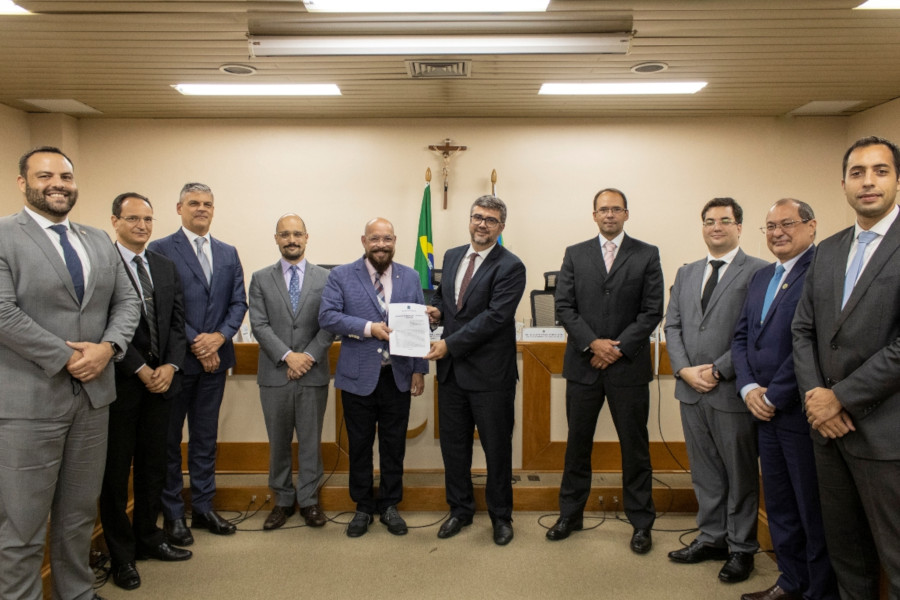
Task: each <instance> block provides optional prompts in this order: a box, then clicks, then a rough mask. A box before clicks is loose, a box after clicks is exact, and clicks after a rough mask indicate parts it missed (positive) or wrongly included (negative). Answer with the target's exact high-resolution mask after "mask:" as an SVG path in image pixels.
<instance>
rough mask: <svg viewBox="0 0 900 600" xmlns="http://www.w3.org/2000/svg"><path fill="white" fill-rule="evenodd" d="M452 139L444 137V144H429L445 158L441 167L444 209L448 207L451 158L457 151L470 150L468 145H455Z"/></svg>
mask: <svg viewBox="0 0 900 600" xmlns="http://www.w3.org/2000/svg"><path fill="white" fill-rule="evenodd" d="M451 142H452V140H451V139H450V138H446V139H444V145H443V146H428V149H429V150H431V151H432V152H437V153H439V154H440V155H441V158H442V160H443V167H442V169H441V173H442V174H443V176H444V209H445V210H446V208H447V190H448V189H449V187H450V159H451V158H452V157H453V155H454V154H456V153H457V152H465V151H466V150H468V148H467V147H466V146H453V145H451Z"/></svg>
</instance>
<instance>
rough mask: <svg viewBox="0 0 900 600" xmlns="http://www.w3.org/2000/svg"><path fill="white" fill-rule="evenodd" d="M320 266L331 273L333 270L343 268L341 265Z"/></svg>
mask: <svg viewBox="0 0 900 600" xmlns="http://www.w3.org/2000/svg"><path fill="white" fill-rule="evenodd" d="M319 266H320V267H322V268H323V269H328V270H329V271H330V270H332V269H333V268H335V267H339V266H341V265H319Z"/></svg>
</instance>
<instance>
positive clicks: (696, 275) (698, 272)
mask: <svg viewBox="0 0 900 600" xmlns="http://www.w3.org/2000/svg"><path fill="white" fill-rule="evenodd" d="M705 272H706V260H702V261H700V262H697V263H694V266H693V268H691V271H690V274H689V275H688V283H687V289H688V296H689V297H690V299H691V300H690V302H691V307H692V308H693V309H694V312H695V313H696V314H697V315H700V317H701V318H702V317H703V307H702V306H700V297H701V296H702V295H703V273H705Z"/></svg>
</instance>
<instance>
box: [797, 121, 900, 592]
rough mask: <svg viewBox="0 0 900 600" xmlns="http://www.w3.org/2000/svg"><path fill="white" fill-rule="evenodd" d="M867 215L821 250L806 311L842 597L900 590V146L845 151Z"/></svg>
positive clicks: (827, 516)
mask: <svg viewBox="0 0 900 600" xmlns="http://www.w3.org/2000/svg"><path fill="white" fill-rule="evenodd" d="M841 185H842V187H843V189H844V194H845V195H846V197H847V202H848V204H849V205H850V207H851V208H852V209H853V210H854V212H855V213H856V222H855V223H854V224H853V225H852V226H850V227H848V228H846V229H844V230H843V231H840V232H838V233H836V234H835V235H833V236H831V237H829V238H827V239H826V240H824V241H823V242H822V243H820V244H819V247H818V249H817V251H816V255H815V258H814V259H813V263H812V265H811V266H810V267H809V272H808V273H807V275H806V283H805V285H804V288H803V296H802V297H801V298H800V302H799V304H798V305H797V313H796V315H795V316H794V322H793V326H792V327H793V333H794V365H795V370H796V373H797V382H798V383H799V385H800V393H801V394H803V395H804V407H805V408H806V416H807V419H808V421H809V423H810V425H811V426H812V428H813V429H814V430H815V431H814V433H813V439H814V440H815V441H816V444H815V445H814V446H815V447H814V452H815V457H816V471H817V473H818V477H819V490H820V491H821V502H822V514H823V517H824V522H825V537H826V540H827V542H828V552H829V554H830V556H831V563H832V565H833V566H834V570H835V573H836V574H837V579H838V585H839V586H840V591H841V598H843V599H845V600H846V599H854V600H856V599H860V600H862V599H865V600H871V599H876V598H879V597H883V596H879V589H878V588H879V585H878V581H879V570H880V569H879V566H881V567H883V569H884V573H885V574H886V575H887V583H888V586H887V587H888V593H887V596H888V597H889V598H892V599H896V598H900V544H898V543H897V540H898V539H900V519H898V517H897V507H898V506H900V440H898V437H900V218H898V215H900V210H898V208H897V191H898V189H900V148H898V147H897V145H896V144H894V143H893V142H890V141H888V140H886V139H883V138H878V137H866V138H862V139H860V140H858V141H856V142H855V143H854V144H853V145H852V146H850V148H849V149H847V151H846V153H845V154H844V161H843V179H842V181H841Z"/></svg>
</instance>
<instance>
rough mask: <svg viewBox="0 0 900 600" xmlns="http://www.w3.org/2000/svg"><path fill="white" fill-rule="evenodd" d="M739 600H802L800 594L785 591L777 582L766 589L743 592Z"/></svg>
mask: <svg viewBox="0 0 900 600" xmlns="http://www.w3.org/2000/svg"><path fill="white" fill-rule="evenodd" d="M741 600H802V597H801V596H800V594H794V593H792V592H786V591H784V589H782V588H781V586H779V585H778V584H777V583H776V584H775V585H773V586H772V587H770V588H769V589H767V590H763V591H761V592H753V593H752V594H743V595H742V596H741Z"/></svg>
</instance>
